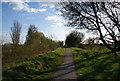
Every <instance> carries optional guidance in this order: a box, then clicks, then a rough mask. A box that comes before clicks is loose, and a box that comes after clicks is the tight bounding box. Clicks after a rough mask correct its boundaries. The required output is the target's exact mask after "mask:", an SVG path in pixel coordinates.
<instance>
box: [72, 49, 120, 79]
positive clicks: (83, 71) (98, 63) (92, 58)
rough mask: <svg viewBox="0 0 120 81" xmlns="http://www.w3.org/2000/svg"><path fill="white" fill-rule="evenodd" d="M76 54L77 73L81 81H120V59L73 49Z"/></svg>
mask: <svg viewBox="0 0 120 81" xmlns="http://www.w3.org/2000/svg"><path fill="white" fill-rule="evenodd" d="M71 50H72V52H73V54H74V60H75V66H76V71H77V75H78V77H79V79H85V80H89V79H110V80H112V81H114V80H115V81H119V80H120V78H119V77H120V57H116V56H113V55H107V54H103V53H101V52H100V51H99V52H93V51H88V50H83V49H79V48H71Z"/></svg>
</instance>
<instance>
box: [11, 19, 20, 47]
mask: <svg viewBox="0 0 120 81" xmlns="http://www.w3.org/2000/svg"><path fill="white" fill-rule="evenodd" d="M21 27H22V26H21V24H20V23H19V22H18V21H14V22H13V27H11V33H10V36H11V39H12V43H13V44H14V45H18V44H19V42H20V33H21Z"/></svg>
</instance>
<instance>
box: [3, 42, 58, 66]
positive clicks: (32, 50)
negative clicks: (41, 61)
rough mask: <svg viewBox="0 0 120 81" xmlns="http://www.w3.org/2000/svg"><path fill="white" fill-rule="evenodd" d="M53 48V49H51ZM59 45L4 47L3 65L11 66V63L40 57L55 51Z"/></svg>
mask: <svg viewBox="0 0 120 81" xmlns="http://www.w3.org/2000/svg"><path fill="white" fill-rule="evenodd" d="M51 46H53V47H51ZM58 46H59V45H56V44H55V45H54V44H53V45H49V44H48V46H42V45H37V46H25V45H19V46H14V45H3V46H2V60H3V61H2V64H3V66H4V65H5V64H9V63H11V62H15V61H18V60H22V59H25V58H31V57H34V56H38V55H40V54H42V53H45V52H48V51H52V50H55V49H56V48H58Z"/></svg>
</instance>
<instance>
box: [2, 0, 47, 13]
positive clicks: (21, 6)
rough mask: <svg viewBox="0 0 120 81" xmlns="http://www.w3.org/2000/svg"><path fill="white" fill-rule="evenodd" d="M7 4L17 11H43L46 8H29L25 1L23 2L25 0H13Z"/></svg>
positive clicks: (5, 0) (4, 0)
mask: <svg viewBox="0 0 120 81" xmlns="http://www.w3.org/2000/svg"><path fill="white" fill-rule="evenodd" d="M3 2H7V0H3ZM9 6H10V7H11V8H12V9H13V10H17V11H26V12H34V13H36V12H45V11H47V10H46V9H36V8H30V7H29V5H28V4H27V3H25V0H14V2H9Z"/></svg>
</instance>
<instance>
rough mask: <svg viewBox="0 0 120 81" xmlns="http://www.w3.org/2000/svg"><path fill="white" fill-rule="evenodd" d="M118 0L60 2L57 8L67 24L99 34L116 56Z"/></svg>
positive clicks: (118, 45) (119, 37)
mask: <svg viewBox="0 0 120 81" xmlns="http://www.w3.org/2000/svg"><path fill="white" fill-rule="evenodd" d="M119 8H120V4H119V2H79V1H78V2H70V1H68V2H61V3H60V8H59V10H60V11H61V12H62V16H63V17H64V18H65V19H66V20H67V25H68V26H73V27H75V28H78V29H88V30H90V31H92V32H95V33H96V34H97V35H99V38H100V40H101V41H102V42H103V44H104V45H105V46H106V47H107V48H108V49H110V50H111V51H112V52H113V53H114V54H115V55H116V56H117V54H116V51H119V50H120V22H119V21H120V12H119ZM103 30H104V31H103Z"/></svg>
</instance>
